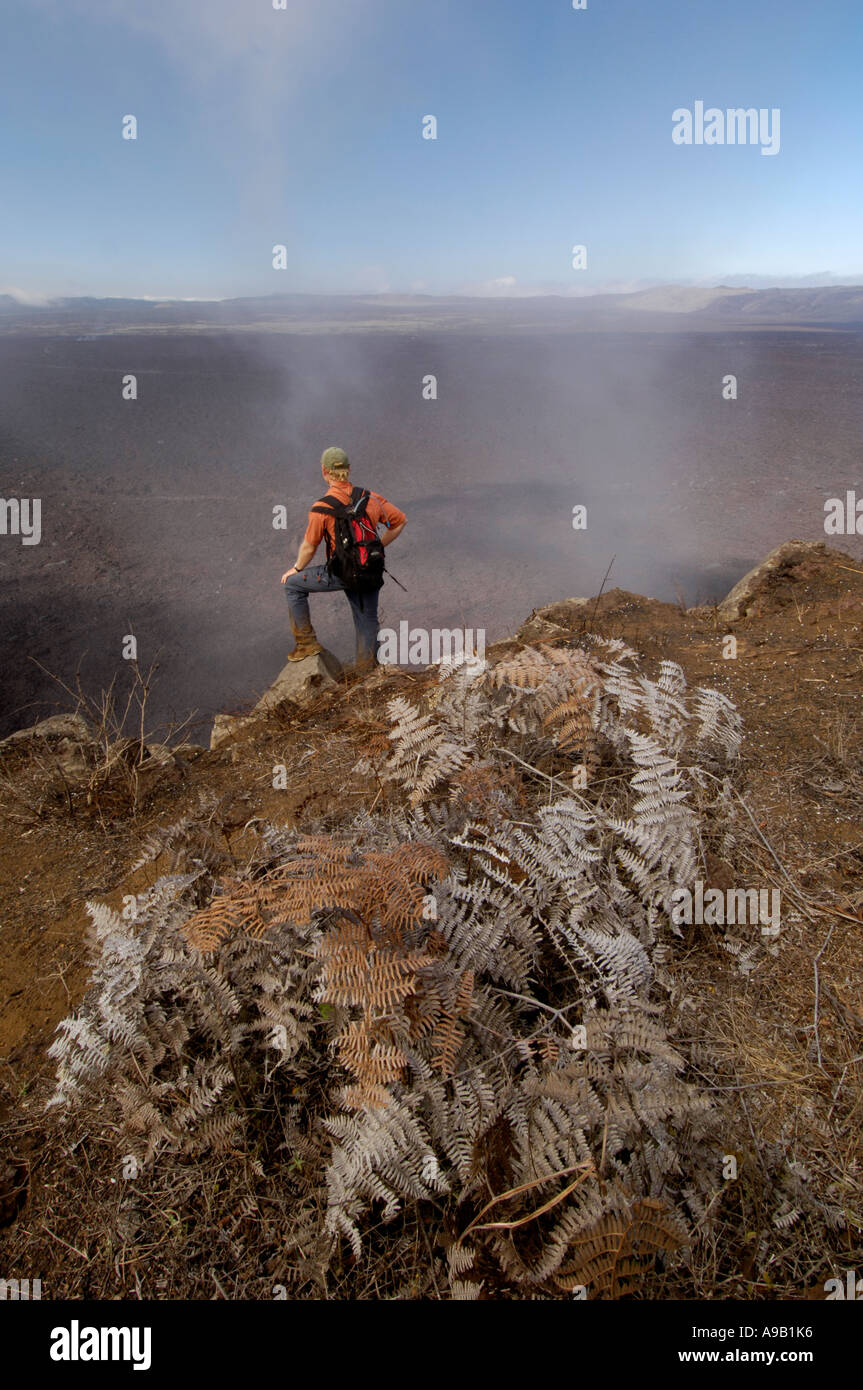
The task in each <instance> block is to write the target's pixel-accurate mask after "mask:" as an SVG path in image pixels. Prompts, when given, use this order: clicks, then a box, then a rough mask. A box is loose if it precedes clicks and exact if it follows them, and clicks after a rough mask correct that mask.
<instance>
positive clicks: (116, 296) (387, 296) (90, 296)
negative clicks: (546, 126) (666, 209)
mask: <svg viewBox="0 0 863 1390" xmlns="http://www.w3.org/2000/svg"><path fill="white" fill-rule="evenodd" d="M785 289H787V290H832V289H836V290H839V289H863V271H861V272H860V273H859V275H857V276H856V277H854V276H847V277H846V276H842V275H836V276H834V275H833V274H831V273H830V272H827V271H824V272H817V273H813V274H811V275H803V276H796V277H794V276H786V277H783V278H777V279H773V278H771V277H769V276H761V275H752V276H750V277H744V276H739V275H732V276H728V277H727V278H725V279H721V280H720V279H717V280H709V281H706V280H699V281H691V280H649V281H641V282H633V283H632V284H629V285H626V286H625V287H623V286H620V285H618V284H614V283H612V284H609V285H597V286H592V287H590V288H585V289H582V290H576V289H573V288H565V287H563V286H560V287H555V288H551V287H548V288H546V287H542V286H536V287H529V286H525V287H523V288H520V289H515V288H511V287H504V286H501V287H500V288H499V289H495V290H490V289H487V290H485V291H483V290H480V289H477V288H469V289H464V290H450V291H445V290H441V291H432V290H396V289H386V290H345V289H289V290H273V291H270V292H269V293H260V292H257V293H256V292H254V291H251V292H248V293H243V292H238V293H235V294H224V295H203V294H202V295H176V294H135V293H128V294H120V293H113V294H99V293H96V292H89V291H82V292H81V293H77V294H64V293H60V292H58V293H54V292H48V291H46V292H45V293H44V294H40V293H38V292H33V291H27V290H21V289H19V288H17V287H15V286H4V287H2V288H0V299H12V300H14V301H15V303H16V304H18V305H20V306H21V307H22V308H33V309H40V308H50V307H51V306H52V305H57V304H63V303H69V302H74V301H77V300H97V301H99V302H103V303H109V302H111V301H130V302H133V303H140V304H160V303H171V304H230V303H232V302H234V301H237V300H274V299H377V300H394V299H402V300H404V299H407V300H423V299H427V300H446V299H485V300H512V301H518V300H523V299H570V300H573V301H580V300H584V299H602V298H617V299H625V298H629V297H634V296H636V295H641V294H645V293H647V292H649V291H651V290H691V291H693V292H695V293H697V292H698V291H706V290H717V291H720V290H731V291H736V292H739V293H746V292H747V291H749V292H752V293H757V292H759V291H761V290H785Z"/></svg>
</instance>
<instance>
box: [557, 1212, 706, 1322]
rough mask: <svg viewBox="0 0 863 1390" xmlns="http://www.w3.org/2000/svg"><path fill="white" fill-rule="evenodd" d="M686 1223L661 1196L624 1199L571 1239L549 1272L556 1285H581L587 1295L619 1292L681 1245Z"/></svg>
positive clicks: (635, 1283) (619, 1295) (629, 1289)
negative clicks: (626, 1201)
mask: <svg viewBox="0 0 863 1390" xmlns="http://www.w3.org/2000/svg"><path fill="white" fill-rule="evenodd" d="M686 1241H687V1233H686V1228H685V1227H684V1225H683V1223H682V1222H681V1220H680V1218H679V1217H678V1216H676V1215H675V1213H674V1212H672V1211H670V1210H669V1208H668V1206H667V1205H666V1203H665V1202H662V1201H659V1200H658V1199H657V1198H655V1197H642V1198H641V1199H640V1200H638V1201H635V1202H633V1203H632V1205H631V1206H630V1207H629V1208H628V1209H627V1207H626V1206H625V1205H624V1204H623V1203H619V1204H618V1205H617V1209H616V1210H615V1211H611V1212H607V1213H606V1214H605V1215H604V1216H602V1217H601V1218H600V1220H599V1221H597V1222H595V1223H594V1224H593V1225H591V1226H588V1227H587V1229H586V1230H583V1231H579V1232H578V1234H577V1235H574V1236H573V1237H572V1239H571V1243H570V1248H571V1257H570V1258H568V1259H567V1260H565V1261H564V1263H563V1264H561V1265H560V1266H559V1268H558V1270H557V1271H556V1273H555V1274H554V1276H553V1282H554V1284H555V1285H556V1287H557V1288H559V1289H562V1290H565V1291H567V1292H572V1290H573V1289H574V1288H578V1287H584V1288H585V1289H586V1290H587V1293H588V1297H590V1298H622V1297H624V1296H625V1295H626V1294H628V1293H632V1292H633V1291H634V1290H635V1289H636V1288H637V1287H638V1286H639V1285H640V1284H641V1283H642V1282H643V1280H644V1276H645V1274H646V1273H647V1272H648V1270H649V1269H650V1268H651V1267H652V1266H653V1264H654V1262H655V1260H656V1257H657V1256H658V1255H662V1254H671V1253H673V1252H674V1251H676V1250H679V1249H680V1247H681V1246H683V1245H685V1244H686Z"/></svg>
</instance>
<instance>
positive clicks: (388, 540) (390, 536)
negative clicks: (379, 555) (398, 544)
mask: <svg viewBox="0 0 863 1390" xmlns="http://www.w3.org/2000/svg"><path fill="white" fill-rule="evenodd" d="M407 524H408V523H407V520H405V521H403V522H401V523H400V525H398V526H393V527H391V529H390V530H389V531H385V532H384V534H383V535H382V536H381V545H391V544H392V542H393V541H394V540H395V538H396V536H400V535H401V533H402V531H403V530H404V529H405V527H406V526H407Z"/></svg>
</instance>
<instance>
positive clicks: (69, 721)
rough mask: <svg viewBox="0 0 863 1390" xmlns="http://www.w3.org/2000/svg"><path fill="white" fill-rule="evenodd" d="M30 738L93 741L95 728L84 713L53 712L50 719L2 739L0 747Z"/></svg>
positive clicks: (79, 741)
mask: <svg viewBox="0 0 863 1390" xmlns="http://www.w3.org/2000/svg"><path fill="white" fill-rule="evenodd" d="M30 738H70V739H74V740H75V741H76V742H77V743H93V742H94V741H95V740H94V735H93V730H92V729H91V728H90V725H89V724H88V723H87V720H86V719H85V718H84V716H83V715H82V714H52V715H51V718H50V719H42V720H40V722H39V723H38V724H33V725H32V726H31V728H29V729H19V730H18V732H17V733H14V734H10V735H9V736H8V738H4V739H2V740H0V748H5V747H6V745H7V744H12V743H23V742H24V741H25V740H26V739H30Z"/></svg>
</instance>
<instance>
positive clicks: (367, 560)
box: [312, 487, 384, 594]
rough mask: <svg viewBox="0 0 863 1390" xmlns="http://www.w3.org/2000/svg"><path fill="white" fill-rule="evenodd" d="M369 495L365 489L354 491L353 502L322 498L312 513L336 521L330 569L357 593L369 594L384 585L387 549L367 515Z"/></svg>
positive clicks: (330, 545)
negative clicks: (385, 552) (385, 549)
mask: <svg viewBox="0 0 863 1390" xmlns="http://www.w3.org/2000/svg"><path fill="white" fill-rule="evenodd" d="M369 496H370V493H369V492H368V490H367V489H366V488H362V487H355V488H352V489H351V500H350V502H339V501H338V500H337V499H336V498H335V497H322V498H321V499H320V501H319V502H317V503H316V505H315V506H314V507H312V511H313V512H317V513H319V515H321V516H331V517H332V518H333V530H334V531H335V533H336V541H335V545H333V543H332V541H331V540H330V533H329V531H328V530H325V531H324V538H325V540H326V543H327V569H328V570H329V572H330V574H331V575H333V576H334V577H335V578H336V579H340V580H341V582H342V584H343V585H344V586H345V588H346V589H350V590H352V591H353V592H354V593H360V594H364V593H370V592H372V591H373V590H375V589H380V588H381V586H382V585H383V582H384V548H383V545H382V544H381V541H380V537H379V536H378V533H377V531H376V530H375V528H374V526H373V525H372V523H371V522H370V521H369V518H368V517H367V516H366V507H367V506H368V501H369Z"/></svg>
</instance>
